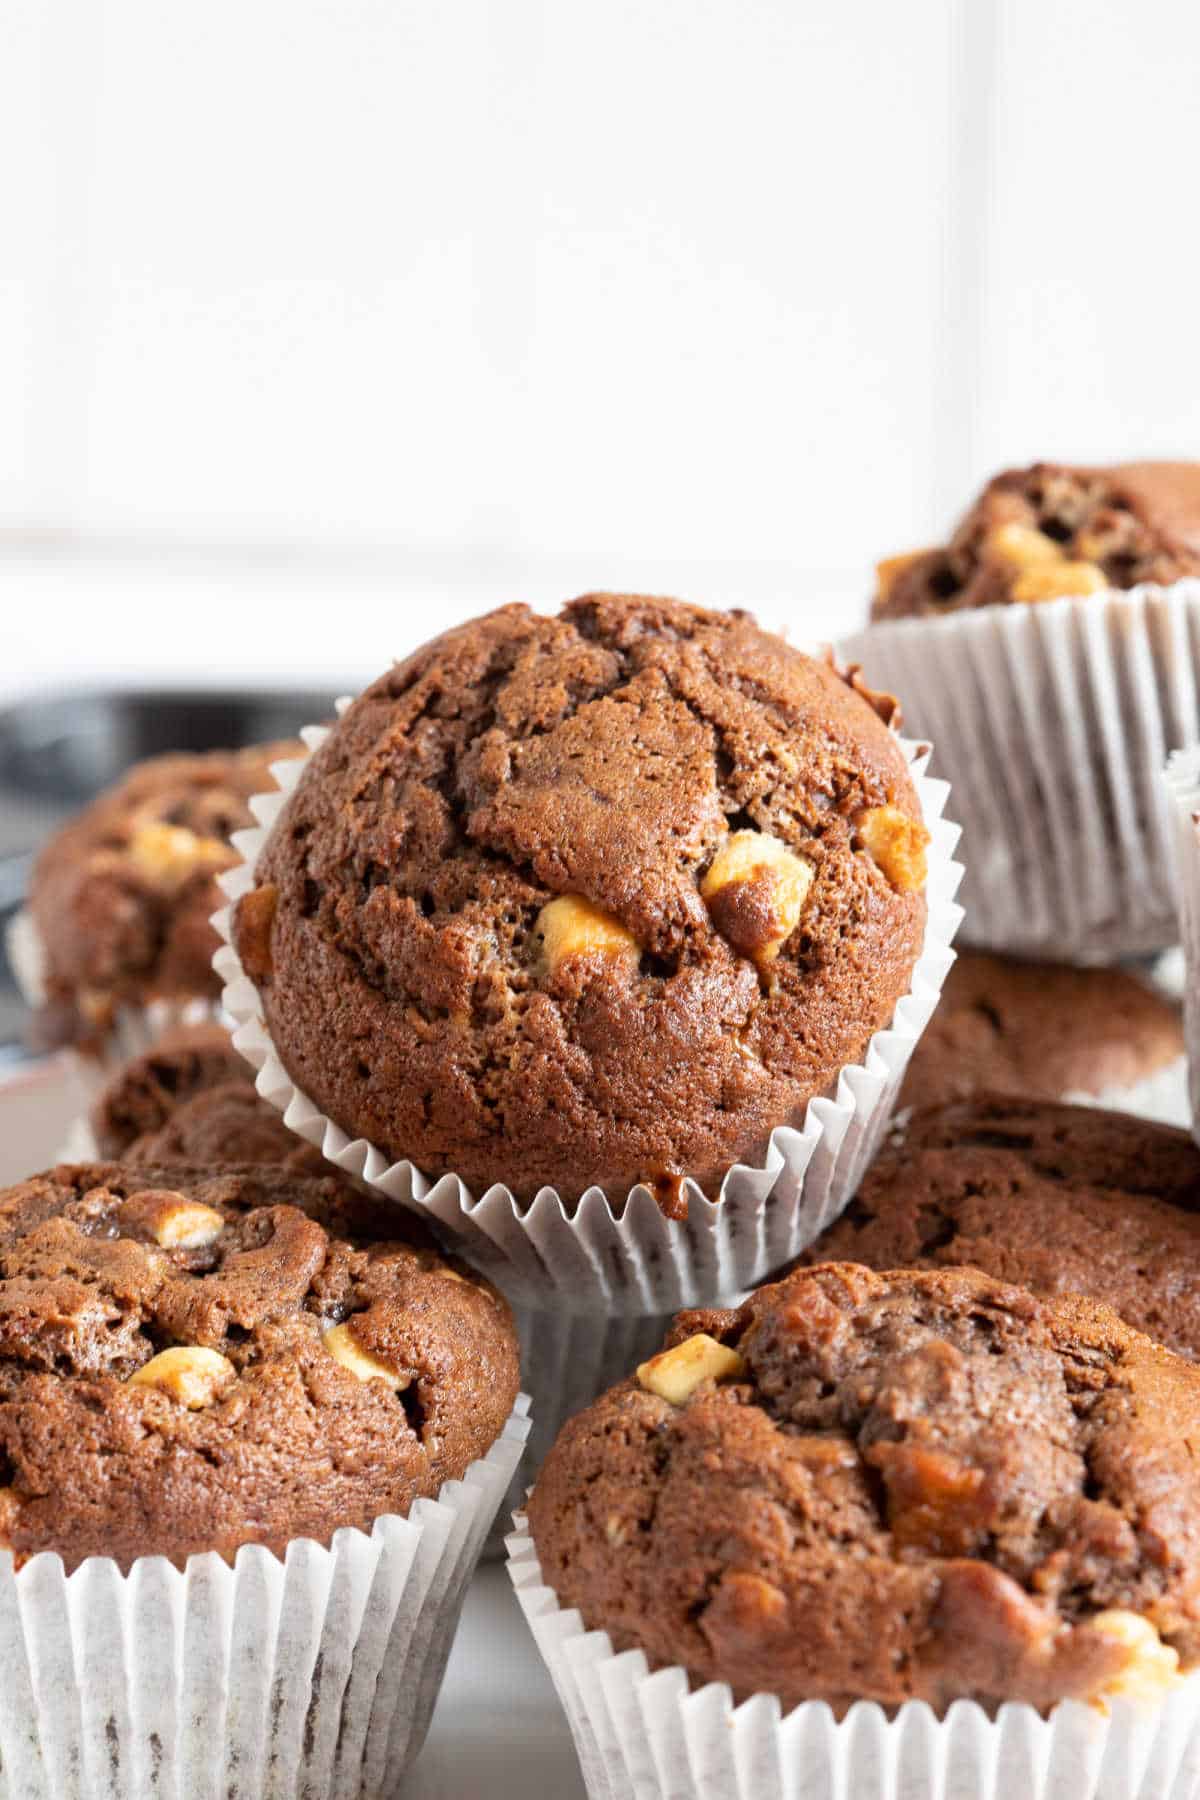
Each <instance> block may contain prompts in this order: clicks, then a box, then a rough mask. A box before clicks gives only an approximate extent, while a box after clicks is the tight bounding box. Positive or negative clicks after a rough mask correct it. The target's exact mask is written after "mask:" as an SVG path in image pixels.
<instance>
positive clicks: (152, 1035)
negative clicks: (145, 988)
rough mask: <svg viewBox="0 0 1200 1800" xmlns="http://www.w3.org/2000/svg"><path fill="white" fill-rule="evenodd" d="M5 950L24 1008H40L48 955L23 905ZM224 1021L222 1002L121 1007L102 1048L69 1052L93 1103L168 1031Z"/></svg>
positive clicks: (10, 928)
mask: <svg viewBox="0 0 1200 1800" xmlns="http://www.w3.org/2000/svg"><path fill="white" fill-rule="evenodd" d="M5 948H6V949H7V951H8V961H9V966H10V968H11V969H12V972H13V975H14V976H15V978H16V982H17V986H18V987H19V988H20V990H21V997H22V999H23V1000H24V1001H25V1004H26V1005H27V1006H30V1007H38V1006H40V1005H41V1004H42V1001H43V1000H44V998H45V985H44V981H43V973H44V969H45V953H44V950H43V947H42V940H41V938H40V936H39V935H38V929H37V926H36V925H35V924H34V922H33V917H32V915H31V914H30V913H29V911H28V910H27V909H26V908H24V907H22V909H21V911H20V912H18V913H15V914H14V915H13V917H12V919H11V920H10V921H9V925H8V932H7V936H6V940H5ZM221 1017H222V1014H221V1007H220V1004H219V1002H217V1001H213V1000H151V1001H148V1002H147V1004H146V1005H145V1006H123V1007H121V1008H120V1009H119V1010H118V1012H117V1015H116V1018H115V1019H114V1020H113V1024H112V1029H111V1031H110V1033H109V1035H108V1038H107V1039H106V1041H105V1043H104V1044H103V1045H102V1046H100V1047H98V1048H97V1049H96V1050H95V1051H94V1052H93V1051H89V1052H88V1053H87V1054H86V1055H85V1054H84V1053H83V1052H82V1051H79V1050H70V1051H68V1052H66V1054H67V1055H69V1057H70V1060H71V1065H72V1068H73V1071H74V1073H75V1076H76V1078H77V1080H78V1083H79V1086H80V1087H81V1088H82V1090H83V1091H84V1092H85V1093H86V1094H87V1095H88V1097H89V1098H93V1099H94V1098H95V1096H96V1095H97V1094H99V1092H100V1090H101V1089H102V1088H103V1087H104V1086H105V1084H106V1082H108V1081H109V1080H110V1078H111V1077H112V1076H113V1075H114V1074H115V1072H116V1071H117V1070H118V1069H119V1068H121V1067H122V1066H123V1064H125V1063H127V1062H128V1061H129V1060H130V1058H131V1057H134V1056H141V1055H142V1054H143V1053H144V1052H145V1051H147V1050H149V1049H150V1047H151V1045H153V1044H155V1043H156V1042H157V1041H158V1039H159V1038H160V1037H161V1036H162V1035H163V1033H164V1031H170V1030H172V1029H173V1028H174V1027H175V1026H176V1025H201V1024H204V1023H205V1022H206V1021H207V1020H210V1019H217V1020H220V1019H221Z"/></svg>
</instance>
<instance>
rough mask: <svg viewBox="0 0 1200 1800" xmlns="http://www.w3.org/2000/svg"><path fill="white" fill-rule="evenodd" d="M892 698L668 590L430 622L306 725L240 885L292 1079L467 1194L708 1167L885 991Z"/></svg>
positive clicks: (913, 813)
mask: <svg viewBox="0 0 1200 1800" xmlns="http://www.w3.org/2000/svg"><path fill="white" fill-rule="evenodd" d="M873 702H875V703H873ZM877 708H878V710H877ZM880 712H882V713H883V715H884V717H881V716H880ZM891 712H892V703H890V702H887V701H885V700H882V699H877V698H876V697H874V696H870V697H868V696H867V695H866V691H865V690H863V689H862V688H861V684H859V683H858V681H857V678H856V677H852V676H846V675H843V674H841V673H840V672H838V671H837V670H835V669H834V668H833V667H832V666H831V665H830V664H829V663H827V662H824V661H819V660H815V659H813V658H810V657H807V656H804V655H801V654H800V653H799V652H798V651H796V650H793V649H791V648H790V647H789V646H787V645H786V644H784V643H783V642H782V641H781V640H780V639H778V638H776V637H772V636H770V635H769V634H767V633H765V632H762V631H760V630H759V629H758V628H757V626H756V625H755V624H754V623H753V621H752V620H751V619H750V618H748V617H747V616H746V615H744V614H737V613H710V612H706V611H703V610H702V609H700V608H697V607H691V606H685V605H682V604H681V603H679V602H674V601H665V600H649V599H642V598H637V597H629V596H613V595H592V596H588V597H587V598H584V599H582V600H577V601H574V602H572V603H571V604H570V605H569V606H567V607H566V608H565V609H564V610H563V612H562V613H561V614H560V615H558V616H557V617H554V618H545V617H540V616H538V615H536V614H534V613H531V612H530V611H529V610H528V609H527V608H526V607H523V606H511V607H505V608H503V609H501V610H500V611H499V612H496V613H492V614H489V615H488V616H487V617H485V618H481V619H477V620H474V621H472V622H471V623H470V624H468V625H465V626H462V627H461V628H459V629H458V630H455V631H452V632H449V633H447V634H446V635H445V636H444V637H442V638H439V639H437V640H435V641H434V642H433V643H431V644H428V645H426V646H425V647H424V648H423V649H421V650H418V651H417V652H416V653H415V654H414V655H412V656H411V657H409V658H408V659H407V661H405V662H403V663H401V664H399V665H398V666H397V667H396V668H395V669H393V670H392V671H391V672H390V673H389V674H387V675H385V676H383V677H382V678H381V679H380V680H379V681H377V682H376V683H375V684H374V685H373V686H372V687H371V688H369V689H368V690H367V692H366V693H365V694H364V695H363V696H362V697H361V698H360V699H359V700H358V701H357V702H356V703H355V704H354V706H352V707H351V708H350V710H349V711H348V712H347V713H346V715H345V716H344V718H343V719H342V720H341V722H340V723H339V724H338V726H337V727H336V728H335V729H334V730H333V731H332V732H331V734H330V735H329V737H328V739H327V740H326V742H325V743H324V745H323V746H322V747H321V749H320V750H318V751H317V753H316V754H315V755H314V756H313V757H312V759H311V761H310V762H309V763H308V765H307V767H306V768H305V770H304V773H303V775H302V776H301V779H300V782H299V784H298V786H297V787H296V789H295V790H294V792H293V794H292V795H291V797H290V798H289V800H288V802H287V805H286V806H285V808H284V810H283V813H282V815H281V817H280V819H279V821H278V823H277V824H276V827H275V829H274V831H273V832H272V835H271V838H270V840H269V842H268V844H267V846H266V849H265V851H264V853H263V855H262V856H261V857H260V859H259V865H258V869H257V877H256V879H257V883H258V885H257V886H256V887H255V889H254V890H253V891H252V892H251V893H249V894H248V895H246V896H245V897H243V899H242V900H241V901H240V902H239V905H238V907H237V909H236V913H235V921H234V939H235V943H236V945H237V948H238V950H239V952H240V955H241V959H242V962H243V966H244V967H245V968H246V970H247V973H248V974H249V975H250V976H251V978H252V979H253V980H255V981H256V983H257V984H258V986H259V988H260V991H261V994H262V999H263V1007H264V1012H265V1016H266V1019H267V1022H268V1025H269V1028H270V1030H271V1034H272V1037H273V1039H274V1042H275V1045H276V1048H277V1050H278V1051H279V1053H280V1055H281V1057H282V1059H283V1061H284V1063H285V1065H286V1067H287V1069H288V1071H289V1073H290V1074H291V1076H292V1078H293V1079H294V1080H295V1081H296V1083H297V1085H298V1086H299V1087H300V1088H301V1089H302V1090H303V1091H304V1092H306V1093H307V1094H308V1095H309V1096H310V1098H311V1099H313V1100H314V1101H315V1102H316V1103H317V1105H318V1106H319V1107H320V1108H321V1109H322V1110H323V1111H324V1112H325V1113H327V1114H328V1115H329V1116H330V1117H331V1118H332V1119H334V1120H335V1121H336V1123H337V1124H338V1125H340V1126H341V1127H342V1128H343V1129H345V1130H347V1131H348V1132H350V1133H351V1134H352V1135H360V1136H362V1137H365V1138H366V1139H368V1140H369V1141H370V1142H371V1143H373V1144H375V1145H377V1146H378V1147H379V1148H381V1149H382V1150H383V1151H385V1152H386V1153H387V1154H388V1155H390V1156H392V1157H396V1158H399V1157H409V1158H411V1159H412V1160H413V1161H414V1162H415V1163H416V1164H417V1165H418V1167H420V1168H421V1169H422V1170H423V1171H424V1172H425V1173H426V1174H431V1175H436V1174H439V1173H442V1172H444V1171H447V1170H453V1171H456V1172H457V1173H459V1174H461V1175H462V1176H463V1177H464V1179H465V1180H466V1181H467V1183H468V1184H469V1185H470V1186H471V1187H472V1188H473V1189H474V1190H475V1191H477V1192H478V1191H481V1190H482V1189H483V1188H486V1187H487V1186H488V1185H489V1184H490V1183H492V1182H495V1181H503V1182H505V1183H506V1184H507V1185H508V1186H509V1187H510V1188H512V1189H513V1190H514V1192H516V1193H518V1194H519V1195H521V1196H524V1197H528V1196H531V1195H532V1194H534V1193H535V1192H536V1191H537V1189H538V1188H539V1187H541V1186H543V1185H546V1184H548V1185H552V1186H553V1187H555V1188H557V1189H558V1190H559V1192H560V1193H562V1194H563V1195H565V1196H568V1197H575V1196H578V1195H579V1194H580V1193H581V1192H582V1191H583V1190H584V1189H585V1188H587V1187H588V1186H590V1185H592V1184H594V1183H595V1184H599V1185H602V1186H603V1187H605V1188H606V1189H607V1190H608V1191H609V1192H610V1194H614V1195H622V1196H623V1195H624V1193H625V1192H626V1191H627V1190H628V1188H629V1187H631V1186H632V1185H633V1184H634V1183H636V1182H638V1181H642V1180H645V1181H648V1182H651V1183H656V1184H658V1186H659V1187H660V1189H661V1191H662V1192H663V1194H664V1195H665V1196H668V1197H670V1196H676V1195H677V1193H678V1177H679V1176H681V1175H684V1174H686V1175H690V1176H692V1177H694V1178H695V1179H696V1180H698V1181H699V1182H700V1183H701V1184H702V1185H704V1186H705V1187H706V1189H708V1190H710V1191H712V1192H715V1191H716V1189H717V1187H718V1186H719V1183H720V1180H721V1178H722V1176H723V1174H724V1173H725V1171H726V1169H727V1168H728V1167H729V1165H731V1164H732V1163H734V1162H736V1161H737V1160H738V1159H739V1158H748V1159H753V1158H760V1157H761V1156H762V1154H763V1152H764V1150H765V1147H766V1143H767V1140H768V1138H769V1136H770V1132H771V1131H772V1129H773V1128H774V1127H775V1126H776V1125H779V1124H784V1123H795V1122H796V1121H798V1120H801V1119H802V1117H803V1113H804V1110H805V1107H806V1105H807V1102H808V1100H809V1099H810V1098H811V1097H812V1096H813V1095H817V1094H821V1093H824V1092H825V1091H826V1090H827V1089H828V1088H829V1087H830V1086H831V1084H832V1083H833V1082H834V1080H835V1079H836V1076H837V1073H838V1071H839V1069H841V1068H842V1067H843V1066H844V1065H845V1064H847V1063H850V1062H853V1061H854V1060H856V1058H858V1057H859V1056H860V1055H861V1054H862V1053H863V1051H864V1049H865V1046H866V1044H867V1042H868V1040H869V1038H870V1036H871V1034H872V1033H873V1032H874V1031H876V1030H878V1029H879V1028H880V1027H881V1026H883V1025H885V1024H887V1023H888V1022H889V1021H890V1019H891V1017H892V1014H893V1012H894V1009H895V1006H896V1002H897V1000H898V999H899V998H900V997H901V996H902V995H903V994H904V993H905V992H906V991H907V989H908V986H909V982H910V978H911V974H912V969H913V965H914V962H915V960H916V958H917V956H918V954H919V951H920V946H921V941H922V934H923V929H924V921H925V900H924V893H923V884H924V878H925V845H926V839H927V833H926V830H925V827H924V823H923V821H922V820H921V817H920V813H919V807H918V802H917V798H916V794H915V791H914V789H913V785H912V782H911V780H910V777H909V774H908V770H907V766H906V764H905V760H904V756H903V753H902V751H901V748H900V746H899V744H898V743H897V741H896V739H895V737H894V735H893V733H892V732H891V731H890V730H889V729H888V726H887V724H886V723H885V718H890V716H891ZM669 1203H670V1200H669V1198H668V1204H669Z"/></svg>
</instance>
